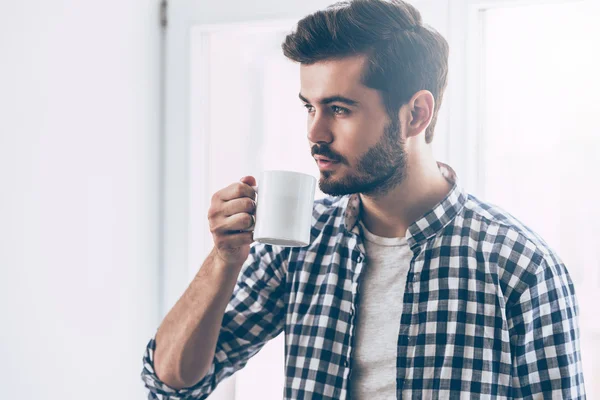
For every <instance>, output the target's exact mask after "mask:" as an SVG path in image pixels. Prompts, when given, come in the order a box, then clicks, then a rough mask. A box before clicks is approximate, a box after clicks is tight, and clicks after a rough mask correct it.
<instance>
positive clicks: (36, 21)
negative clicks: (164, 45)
mask: <svg viewBox="0 0 600 400" xmlns="http://www.w3.org/2000/svg"><path fill="white" fill-rule="evenodd" d="M1 5H2V8H1V9H2V23H1V24H0V317H1V319H0V321H1V322H0V393H1V394H0V397H1V398H3V399H9V398H15V399H16V398H19V399H27V400H29V399H32V400H33V399H36V400H37V399H46V400H58V399H60V400H64V399H77V400H80V399H85V400H94V399H106V398H108V397H110V398H111V399H127V400H129V399H142V398H145V391H144V390H143V386H142V384H141V380H140V379H139V373H140V370H141V366H142V364H141V357H142V354H143V350H144V347H145V344H146V341H147V340H148V338H149V337H150V336H151V335H152V334H153V333H154V330H155V328H156V327H157V325H158V322H159V321H158V317H159V316H158V301H159V299H158V276H159V274H158V261H157V259H158V254H159V253H158V240H159V212H158V209H159V208H158V207H159V203H158V201H159V200H158V193H159V189H158V184H159V179H158V177H159V169H158V168H159V130H158V128H159V117H158V110H159V65H160V63H159V34H160V31H159V26H158V0H153V1H142V0H128V1H123V0H119V1H117V0H105V1H101V2H100V1H96V2H90V1H85V2H82V1H75V0H71V1H68V0H52V1H45V0H19V1H2V3H1Z"/></svg>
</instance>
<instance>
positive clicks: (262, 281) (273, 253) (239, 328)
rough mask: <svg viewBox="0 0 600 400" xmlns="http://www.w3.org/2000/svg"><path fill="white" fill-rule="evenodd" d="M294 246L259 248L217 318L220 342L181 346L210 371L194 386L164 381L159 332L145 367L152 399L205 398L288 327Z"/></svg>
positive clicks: (196, 340) (197, 341) (204, 340)
mask: <svg viewBox="0 0 600 400" xmlns="http://www.w3.org/2000/svg"><path fill="white" fill-rule="evenodd" d="M288 250H289V249H287V248H278V249H275V250H274V249H272V248H271V246H266V245H262V244H257V245H256V246H253V247H252V248H251V250H250V255H249V257H248V260H247V261H246V263H245V264H244V267H243V268H242V272H241V274H240V276H239V279H238V281H237V284H235V288H234V289H233V295H232V296H231V297H230V298H228V299H227V300H228V302H227V301H226V306H225V313H224V314H223V313H221V318H217V319H219V325H218V327H217V329H216V334H215V339H214V340H215V343H214V344H212V343H209V340H212V337H210V338H208V339H207V338H203V337H202V336H201V335H197V337H196V338H192V339H188V340H190V343H191V342H193V343H195V345H196V348H194V349H192V345H190V346H188V347H186V346H184V345H179V346H180V347H181V348H182V349H183V352H184V353H185V354H183V355H186V356H188V357H189V358H190V362H196V363H198V364H202V368H203V369H206V372H205V373H204V374H203V377H201V378H202V379H200V380H199V381H197V383H196V382H192V383H191V384H190V385H185V388H180V387H177V386H175V387H174V386H171V385H168V384H166V383H165V382H164V381H162V380H161V378H162V376H161V375H160V372H159V374H157V373H156V370H155V361H156V351H155V350H156V345H157V342H158V340H160V335H159V334H160V330H159V332H158V333H157V336H156V338H155V339H153V340H151V341H150V343H149V344H148V347H147V350H146V354H145V356H144V370H143V371H142V379H143V380H144V382H145V384H146V387H147V388H148V389H149V390H150V397H149V398H150V399H155V398H159V397H158V396H157V395H163V396H165V397H161V399H164V400H168V399H170V398H171V397H170V396H174V398H186V399H190V400H192V399H204V398H205V397H206V396H208V395H209V394H210V393H211V392H212V391H213V390H214V389H215V388H216V386H217V384H218V383H219V382H221V381H222V380H223V379H225V378H226V377H228V376H230V375H232V374H233V373H234V372H235V371H237V370H239V369H241V368H242V367H244V366H245V365H246V363H247V361H248V360H249V359H250V357H252V356H253V355H254V354H256V353H257V352H258V351H259V350H260V349H261V348H262V346H263V345H264V344H265V343H266V342H267V341H268V340H270V339H272V338H274V337H275V336H277V335H278V334H279V333H280V332H281V331H282V330H283V326H284V322H285V301H284V298H283V297H284V292H285V274H286V271H287V254H288ZM207 283H208V281H207ZM191 286H192V285H190V287H191ZM188 290H189V289H188ZM209 290H210V289H209ZM184 296H185V295H184ZM215 304H216V302H215ZM196 313H197V312H194V314H196ZM207 318H208V319H210V318H213V317H207ZM208 319H206V320H208ZM165 320H166V319H165ZM193 331H195V332H200V331H199V330H193ZM204 332H207V334H208V335H212V334H213V331H212V330H210V328H206V329H204ZM196 352H198V354H196ZM202 352H204V353H202ZM201 353H202V354H201ZM207 354H208V355H207ZM194 358H197V359H200V358H202V361H201V362H200V361H194V360H193V359H194ZM206 358H208V363H207V365H206V364H204V363H205V362H206V361H205V360H206ZM186 384H187V382H186ZM186 396H188V397H186Z"/></svg>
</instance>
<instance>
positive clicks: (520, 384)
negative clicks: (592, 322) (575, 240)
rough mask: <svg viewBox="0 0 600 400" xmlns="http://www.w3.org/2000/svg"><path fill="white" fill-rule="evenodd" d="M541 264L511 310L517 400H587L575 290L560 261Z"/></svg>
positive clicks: (510, 320) (509, 317)
mask: <svg viewBox="0 0 600 400" xmlns="http://www.w3.org/2000/svg"><path fill="white" fill-rule="evenodd" d="M542 260H543V261H542V265H541V266H540V268H538V269H537V272H536V274H535V275H534V274H532V275H530V276H529V277H528V278H527V280H528V282H526V283H527V289H526V290H525V291H524V292H523V293H522V294H521V296H520V298H519V301H518V302H517V303H516V304H515V305H513V306H512V307H511V308H510V309H509V310H508V311H507V317H508V320H509V329H510V332H511V351H512V364H513V366H512V367H513V379H512V386H513V397H514V398H519V399H521V398H524V399H565V400H567V399H585V388H584V382H583V370H582V364H581V350H580V346H579V324H578V304H577V299H576V297H575V289H574V286H573V283H572V282H571V279H570V277H569V275H568V272H567V270H566V268H565V266H564V265H563V264H562V263H548V262H547V261H545V260H544V259H542Z"/></svg>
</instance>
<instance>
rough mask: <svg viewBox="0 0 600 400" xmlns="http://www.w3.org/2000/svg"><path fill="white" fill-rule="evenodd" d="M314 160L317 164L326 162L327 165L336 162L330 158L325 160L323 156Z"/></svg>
mask: <svg viewBox="0 0 600 400" xmlns="http://www.w3.org/2000/svg"><path fill="white" fill-rule="evenodd" d="M315 160H317V162H327V163H336V162H337V161H335V160H332V159H331V158H327V157H323V156H316V157H315Z"/></svg>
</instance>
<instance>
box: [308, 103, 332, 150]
mask: <svg viewBox="0 0 600 400" xmlns="http://www.w3.org/2000/svg"><path fill="white" fill-rule="evenodd" d="M307 138H308V140H309V141H310V142H311V143H331V142H333V135H332V132H331V125H330V123H329V120H328V117H327V115H324V114H323V113H320V112H319V111H316V112H315V114H314V115H309V117H308V134H307Z"/></svg>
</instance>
